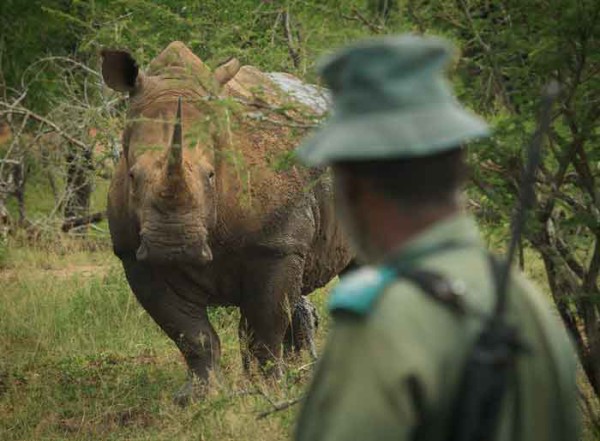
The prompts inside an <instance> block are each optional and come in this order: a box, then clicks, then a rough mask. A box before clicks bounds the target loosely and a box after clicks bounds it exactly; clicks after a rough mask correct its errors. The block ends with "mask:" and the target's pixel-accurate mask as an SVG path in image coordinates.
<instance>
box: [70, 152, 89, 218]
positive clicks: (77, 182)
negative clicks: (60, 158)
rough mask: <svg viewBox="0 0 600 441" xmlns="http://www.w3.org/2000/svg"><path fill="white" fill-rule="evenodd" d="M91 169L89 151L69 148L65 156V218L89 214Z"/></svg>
mask: <svg viewBox="0 0 600 441" xmlns="http://www.w3.org/2000/svg"><path fill="white" fill-rule="evenodd" d="M93 169H94V167H93V163H92V151H91V149H86V150H78V149H75V147H73V146H71V148H70V151H69V153H68V154H67V185H66V190H65V191H66V198H65V208H64V217H65V218H67V219H69V218H72V217H78V216H85V215H87V214H88V213H89V209H90V197H91V194H92V180H93Z"/></svg>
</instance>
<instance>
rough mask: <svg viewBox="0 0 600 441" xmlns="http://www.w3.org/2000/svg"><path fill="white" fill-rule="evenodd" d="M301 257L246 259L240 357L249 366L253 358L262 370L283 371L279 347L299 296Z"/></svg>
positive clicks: (270, 372)
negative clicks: (247, 261)
mask: <svg viewBox="0 0 600 441" xmlns="http://www.w3.org/2000/svg"><path fill="white" fill-rule="evenodd" d="M303 267H304V258H303V257H301V256H299V255H297V254H293V255H287V256H277V257H268V256H265V257H261V258H257V259H254V261H252V262H249V263H248V266H247V268H246V274H245V278H244V292H243V300H242V302H241V305H240V311H241V320H240V328H239V330H240V341H241V343H242V344H241V348H242V361H243V364H244V367H245V368H246V369H248V368H249V367H250V365H251V363H252V361H253V360H256V361H257V362H258V365H259V367H260V368H261V369H262V371H263V373H265V374H267V375H274V376H279V375H280V374H281V372H282V370H281V361H282V347H283V344H284V337H285V333H286V330H287V329H288V327H289V326H290V322H291V320H292V317H293V307H291V305H296V303H297V302H298V299H299V298H300V291H301V283H302V270H303Z"/></svg>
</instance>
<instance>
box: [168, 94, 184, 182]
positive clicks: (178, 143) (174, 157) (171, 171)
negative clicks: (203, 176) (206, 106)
mask: <svg viewBox="0 0 600 441" xmlns="http://www.w3.org/2000/svg"><path fill="white" fill-rule="evenodd" d="M182 149H183V134H182V130H181V97H179V99H178V100H177V115H176V116H175V127H174V129H173V138H171V145H170V146H169V153H168V156H167V174H168V176H173V175H177V174H179V173H180V172H181V170H182V167H183V154H182Z"/></svg>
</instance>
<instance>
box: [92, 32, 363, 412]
mask: <svg viewBox="0 0 600 441" xmlns="http://www.w3.org/2000/svg"><path fill="white" fill-rule="evenodd" d="M103 58H104V60H103V76H104V79H105V82H106V83H107V85H109V86H110V87H112V88H113V89H116V90H119V91H123V92H129V95H130V110H129V115H128V121H129V122H128V124H127V128H126V130H125V133H124V152H123V154H122V155H121V159H120V162H119V165H118V167H117V170H116V172H115V175H114V177H113V181H112V184H111V188H110V192H109V198H108V219H109V225H110V232H111V238H112V241H113V248H114V251H115V254H116V255H117V256H118V257H119V258H120V259H121V261H122V263H123V268H124V269H125V274H126V277H127V280H128V282H129V284H130V286H131V289H132V290H133V292H134V294H135V295H136V297H137V299H138V300H139V302H140V303H141V305H142V306H143V307H144V309H145V310H146V311H147V312H148V313H149V314H150V316H151V317H152V318H153V319H154V320H155V321H156V323H157V324H158V325H159V326H160V327H161V328H162V330H163V331H164V332H165V333H166V334H167V335H168V336H169V337H170V338H171V339H172V340H173V341H174V342H175V344H176V345H177V346H178V348H179V349H180V350H181V353H182V354H183V356H184V358H185V360H186V362H187V365H188V367H189V370H190V372H191V374H192V376H193V377H195V378H196V379H198V380H200V383H202V384H206V382H207V380H208V377H209V373H210V372H211V371H212V370H214V369H215V368H216V367H217V365H218V360H219V355H220V344H219V337H218V335H217V334H216V333H215V330H214V329H213V327H212V326H211V324H210V322H209V320H208V315H207V307H208V306H212V305H235V306H238V307H239V308H240V311H241V320H240V325H239V332H240V339H241V342H242V344H241V347H242V349H243V360H244V365H245V366H248V365H250V362H251V360H252V359H254V360H257V361H258V363H259V365H261V366H272V367H273V366H274V369H272V371H273V372H274V373H277V371H278V366H279V361H280V358H281V356H282V346H283V345H286V346H287V347H288V350H289V351H290V352H291V351H294V350H295V351H298V350H300V349H302V348H307V349H309V350H310V351H311V353H313V355H314V343H313V341H312V337H313V334H314V331H315V328H316V320H315V311H314V307H312V305H310V303H309V302H308V301H307V299H304V298H303V296H305V295H307V294H309V293H311V292H312V291H314V290H315V289H317V288H319V287H322V286H324V285H325V284H326V283H327V282H329V281H330V280H331V279H332V278H333V277H335V276H336V274H338V273H339V272H340V271H341V270H343V269H344V268H345V267H346V266H347V265H348V263H349V262H350V260H351V258H352V254H351V252H350V250H349V247H348V244H347V241H346V239H345V236H344V235H343V234H342V233H341V231H340V228H339V226H338V224H337V221H336V219H335V217H334V212H333V206H332V205H333V204H332V186H331V182H330V179H329V178H328V177H327V176H324V175H323V176H320V177H318V176H316V175H315V174H309V173H312V172H306V173H307V174H306V177H305V178H303V180H298V179H296V181H297V182H296V183H295V184H293V185H292V184H290V186H287V187H286V186H285V185H282V183H284V184H287V183H289V182H291V181H289V182H288V181H281V180H279V181H277V182H278V183H279V184H277V185H275V184H273V183H271V181H270V180H275V179H286V180H287V179H290V180H291V179H292V177H293V176H297V175H298V173H300V172H294V173H295V174H294V175H292V174H291V172H289V173H288V174H287V175H285V174H284V175H278V176H275V175H271V174H272V173H273V172H272V171H270V170H269V169H268V168H267V167H266V166H264V167H263V165H261V164H262V163H261V162H260V161H259V162H258V163H255V164H254V165H253V169H252V171H254V172H255V175H256V176H259V177H260V176H262V178H257V184H256V186H257V188H259V189H260V188H265V189H268V191H269V192H271V194H270V195H269V198H266V199H264V201H266V202H264V201H263V202H264V203H262V205H260V204H258V205H256V206H258V207H259V208H257V209H254V208H253V209H249V208H244V207H243V204H240V202H239V201H240V198H239V197H238V196H236V195H233V196H235V197H232V193H233V192H235V191H238V190H239V189H238V187H236V184H235V182H234V180H233V176H234V175H235V174H234V173H233V172H232V171H231V170H230V167H231V165H230V164H229V163H228V162H227V161H225V160H222V161H220V160H219V158H220V157H226V156H227V155H218V154H216V153H215V152H217V153H222V151H225V150H224V149H226V148H232V147H231V146H229V147H225V146H223V145H220V144H219V141H218V139H219V137H218V136H210V137H206V138H205V139H211V140H213V141H214V142H215V145H211V146H209V145H208V144H207V142H208V141H202V142H198V143H197V145H193V146H190V145H186V143H188V144H189V142H187V141H186V139H187V138H186V134H188V132H189V131H190V127H193V126H194V124H196V122H197V121H200V120H202V119H203V118H204V114H203V113H202V111H199V110H198V107H197V106H196V107H194V106H193V105H192V104H191V103H192V101H193V100H191V99H189V97H191V96H192V97H193V96H196V95H198V96H202V95H205V94H206V93H207V91H206V90H201V89H202V87H201V86H196V85H195V84H196V83H194V82H190V83H189V84H188V83H186V82H185V81H183V82H182V81H180V80H182V79H183V80H187V79H189V78H188V77H189V75H190V72H192V73H193V74H194V75H196V74H195V70H194V69H197V68H198V62H199V60H198V59H197V58H195V56H194V55H193V54H191V52H189V50H188V49H187V48H186V47H185V46H184V45H183V44H182V43H177V42H176V43H172V44H171V45H170V46H169V47H168V48H167V49H165V51H164V52H163V53H162V54H161V55H160V56H159V57H158V58H157V59H155V61H153V64H151V67H150V69H149V71H148V72H146V74H142V73H139V72H138V70H137V66H136V65H135V61H134V60H133V59H132V58H131V56H130V55H129V54H127V53H124V52H120V51H105V52H104V53H103ZM188 58H194V59H192V61H191V63H192V68H187V66H186V70H185V71H184V70H180V69H179V67H178V66H179V65H181V64H182V63H183V64H184V65H185V63H187V62H188V61H186V60H187V59H188ZM173 59H174V60H175V67H174V68H173V67H172V65H171V64H172V63H173V61H171V60H173ZM182 60H183V61H182ZM196 60H197V61H196ZM170 63H171V64H170ZM194 63H195V64H194ZM200 63H201V62H200ZM157 66H158V67H157ZM165 66H166V68H165ZM201 67H203V66H201ZM161 69H163V70H161ZM165 72H166V73H165ZM182 72H186V73H185V74H183V73H182ZM199 72H201V73H202V72H203V71H202V70H201V69H200V70H199ZM206 75H207V74H205V75H204V77H203V78H202V81H200V82H199V83H200V84H203V85H204V86H206V84H207V81H211V78H208V79H207V76H206ZM210 75H213V74H212V73H210ZM214 78H215V79H214V80H212V81H213V83H212V86H206V88H207V89H210V87H215V88H217V89H218V88H219V87H220V86H222V85H223V84H224V83H225V82H227V81H228V80H229V79H230V78H231V75H228V73H227V72H223V71H219V72H215V73H214ZM173 79H175V80H177V81H176V82H175V83H173ZM171 84H174V85H173V86H170V85H171ZM195 88H197V89H195ZM157 90H158V91H159V92H160V93H156V91H157ZM149 91H152V93H154V95H152V96H159V97H160V99H159V100H157V99H154V98H152V99H151V98H149V96H151V94H150V92H149ZM209 92H211V93H214V92H215V91H214V90H209ZM181 96H183V97H184V100H183V104H181V101H180V104H179V108H178V104H177V102H178V101H177V99H178V98H179V97H181ZM185 98H188V99H185ZM205 101H206V100H205ZM177 109H178V110H177ZM176 111H177V113H178V114H177V115H175V113H176ZM157 121H159V122H157ZM160 121H162V122H160ZM178 121H181V124H179V123H178ZM256 124H258V123H256ZM180 131H182V132H183V133H182V134H180V133H179V132H180ZM235 139H238V140H239V142H238V144H236V143H235V142H234V143H233V144H235V145H238V146H239V145H241V144H242V143H243V139H245V138H244V137H240V138H235ZM215 140H216V141H215ZM182 144H183V148H182ZM144 145H152V146H154V147H153V148H152V149H145V148H143V146H144ZM157 146H158V147H157ZM209 147H210V148H209ZM242 151H243V152H245V151H244V150H243V148H242ZM244 154H246V153H244ZM261 167H263V168H261ZM302 173H304V172H302ZM282 176H284V177H283V178H282ZM286 176H289V177H286ZM260 179H263V180H264V182H263V184H264V185H263V186H262V187H260V185H261V181H260ZM273 182H275V181H273ZM309 184H310V185H309ZM284 187H285V188H286V189H287V190H286V193H285V194H283V191H284V190H281V192H282V195H279V193H278V192H279V191H280V190H279V188H284ZM236 189H237V190H236ZM260 191H263V190H260ZM265 191H266V190H265ZM260 196H261V194H258V195H257V196H255V199H257V200H261V198H260ZM296 305H298V307H297V308H296V310H294V306H296ZM290 322H291V323H290ZM286 333H287V338H286ZM244 348H246V349H247V351H244ZM191 390H192V387H191V383H188V384H187V385H186V386H184V388H183V389H182V391H181V392H180V394H179V395H178V399H179V400H180V401H185V400H187V399H188V398H189V395H190V392H191Z"/></svg>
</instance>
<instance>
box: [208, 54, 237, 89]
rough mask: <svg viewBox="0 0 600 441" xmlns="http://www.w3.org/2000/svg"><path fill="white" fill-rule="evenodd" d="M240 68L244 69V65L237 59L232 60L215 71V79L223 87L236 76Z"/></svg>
mask: <svg viewBox="0 0 600 441" xmlns="http://www.w3.org/2000/svg"><path fill="white" fill-rule="evenodd" d="M240 67H242V65H241V64H240V62H239V60H238V59H237V58H231V59H229V60H227V61H226V62H225V63H223V64H221V65H220V66H219V67H217V68H216V69H215V73H214V75H215V79H216V80H217V82H218V83H219V84H220V85H221V86H224V85H225V84H227V83H228V82H229V81H230V80H231V79H232V78H233V77H235V76H236V74H237V73H238V72H239V70H240Z"/></svg>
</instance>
